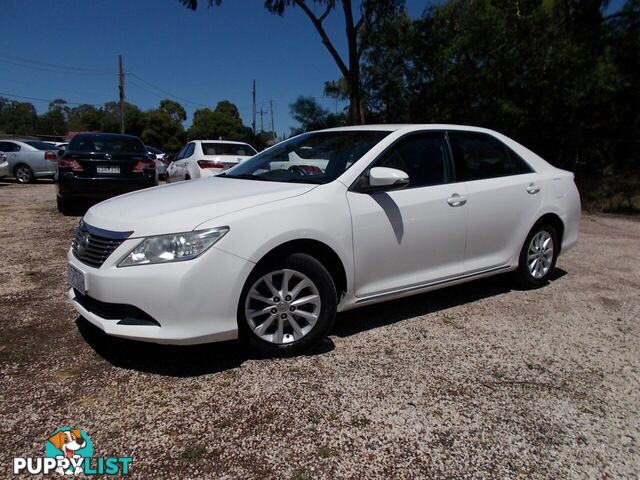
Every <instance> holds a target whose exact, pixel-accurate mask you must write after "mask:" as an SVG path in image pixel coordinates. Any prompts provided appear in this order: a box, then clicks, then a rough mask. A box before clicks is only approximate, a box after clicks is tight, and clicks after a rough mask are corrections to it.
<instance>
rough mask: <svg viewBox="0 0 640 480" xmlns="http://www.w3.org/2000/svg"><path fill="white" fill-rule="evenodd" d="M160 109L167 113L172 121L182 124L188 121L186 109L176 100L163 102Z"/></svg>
mask: <svg viewBox="0 0 640 480" xmlns="http://www.w3.org/2000/svg"><path fill="white" fill-rule="evenodd" d="M160 109H161V110H164V111H165V112H167V114H168V115H169V116H170V117H171V119H172V120H173V121H174V122H176V123H180V124H182V122H184V121H185V120H186V119H187V112H186V110H185V109H184V107H183V106H182V105H180V104H179V103H178V102H176V101H174V100H169V99H164V100H161V101H160Z"/></svg>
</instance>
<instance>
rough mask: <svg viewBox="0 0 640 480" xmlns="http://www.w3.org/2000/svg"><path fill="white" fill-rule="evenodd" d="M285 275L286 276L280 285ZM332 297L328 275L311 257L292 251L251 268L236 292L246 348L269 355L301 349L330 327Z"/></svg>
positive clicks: (240, 330)
mask: <svg viewBox="0 0 640 480" xmlns="http://www.w3.org/2000/svg"><path fill="white" fill-rule="evenodd" d="M285 275H287V276H288V278H289V281H288V282H287V283H288V285H287V288H286V290H285V289H283V287H284V277H285ZM265 279H269V280H270V281H271V284H272V286H273V287H274V289H275V290H271V289H270V288H269V286H268V283H267V282H266V281H265ZM293 282H295V283H293ZM292 285H293V286H292ZM301 285H302V287H301ZM252 293H253V295H251V294H252ZM288 293H291V295H287V294H288ZM283 294H284V295H285V296H284V298H281V295H283ZM314 296H315V297H317V298H313V297H314ZM336 299H337V295H336V287H335V285H334V283H333V279H332V278H331V275H330V274H329V272H328V271H327V269H326V268H325V267H324V266H323V265H322V264H321V263H320V262H319V261H318V260H316V259H315V258H314V257H312V256H310V255H306V254H303V253H294V254H291V255H289V256H288V257H286V258H285V259H281V260H276V261H272V262H268V263H266V264H265V265H262V266H259V267H258V268H256V269H255V270H254V271H253V272H252V273H251V275H250V276H249V278H248V279H247V282H246V284H245V286H244V288H243V290H242V294H241V295H240V302H239V304H238V331H239V336H240V339H241V340H242V341H244V342H245V343H247V344H248V345H249V347H250V348H251V349H253V350H255V351H258V352H260V353H262V354H266V355H269V356H288V355H294V354H298V353H301V352H304V351H305V350H308V349H309V348H311V347H312V346H313V345H315V344H317V343H318V342H320V341H321V340H322V339H323V338H325V337H326V336H327V335H328V333H329V332H330V331H331V329H332V328H333V324H334V322H335V318H336V306H337V301H336ZM300 300H307V301H306V302H300ZM257 312H263V313H257ZM250 314H254V315H253V316H251V315H250ZM314 317H315V318H314ZM292 320H293V322H292ZM294 325H295V326H296V327H297V329H296V328H294ZM261 329H264V330H261Z"/></svg>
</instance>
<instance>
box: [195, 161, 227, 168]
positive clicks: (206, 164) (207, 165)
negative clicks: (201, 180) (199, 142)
mask: <svg viewBox="0 0 640 480" xmlns="http://www.w3.org/2000/svg"><path fill="white" fill-rule="evenodd" d="M198 166H199V167H200V168H223V167H224V164H223V163H222V162H216V161H213V160H198Z"/></svg>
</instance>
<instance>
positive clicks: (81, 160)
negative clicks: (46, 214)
mask: <svg viewBox="0 0 640 480" xmlns="http://www.w3.org/2000/svg"><path fill="white" fill-rule="evenodd" d="M155 170H156V165H155V162H154V160H153V159H152V158H150V156H149V155H148V154H147V152H146V148H145V146H144V144H143V143H142V141H141V140H140V139H139V138H138V137H134V136H131V135H117V134H112V133H81V134H78V135H76V136H75V137H73V139H72V140H71V142H69V145H68V147H67V149H66V150H65V151H64V152H61V157H60V159H59V161H58V172H57V173H56V176H55V182H56V190H57V203H58V210H59V211H61V212H63V213H66V212H68V211H69V210H70V209H71V207H73V206H74V203H75V202H76V201H77V200H94V201H95V200H105V199H107V198H110V197H115V196H116V195H120V194H123V193H127V192H132V191H134V190H140V189H142V188H146V187H152V186H154V185H156V184H157V179H156V171H155Z"/></svg>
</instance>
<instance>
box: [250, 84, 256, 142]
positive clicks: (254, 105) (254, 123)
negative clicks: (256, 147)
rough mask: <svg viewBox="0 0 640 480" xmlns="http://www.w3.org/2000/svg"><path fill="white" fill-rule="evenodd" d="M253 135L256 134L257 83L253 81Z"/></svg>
mask: <svg viewBox="0 0 640 480" xmlns="http://www.w3.org/2000/svg"><path fill="white" fill-rule="evenodd" d="M251 126H252V127H253V134H254V135H255V134H256V81H255V80H254V81H253V123H252V124H251Z"/></svg>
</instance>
